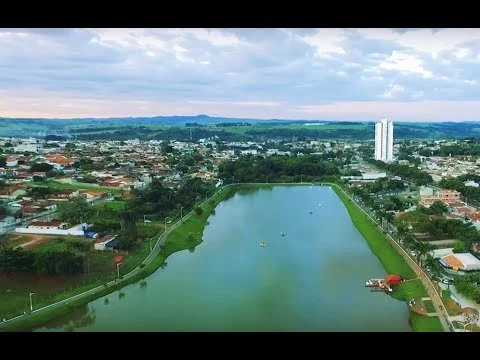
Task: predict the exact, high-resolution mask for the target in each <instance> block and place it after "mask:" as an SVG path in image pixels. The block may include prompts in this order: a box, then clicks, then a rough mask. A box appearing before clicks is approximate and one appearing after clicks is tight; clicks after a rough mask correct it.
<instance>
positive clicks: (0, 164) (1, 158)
mask: <svg viewBox="0 0 480 360" xmlns="http://www.w3.org/2000/svg"><path fill="white" fill-rule="evenodd" d="M5 166H7V158H6V157H5V156H0V167H5Z"/></svg>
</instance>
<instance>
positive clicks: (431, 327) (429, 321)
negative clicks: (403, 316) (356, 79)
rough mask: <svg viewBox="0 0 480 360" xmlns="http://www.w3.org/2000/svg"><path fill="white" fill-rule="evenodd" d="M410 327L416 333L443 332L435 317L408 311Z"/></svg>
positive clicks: (438, 320)
mask: <svg viewBox="0 0 480 360" xmlns="http://www.w3.org/2000/svg"><path fill="white" fill-rule="evenodd" d="M410 325H411V326H412V329H413V330H414V331H416V332H443V328H442V324H441V322H440V319H439V318H438V317H437V316H432V317H428V316H423V315H420V314H417V313H414V312H413V311H410Z"/></svg>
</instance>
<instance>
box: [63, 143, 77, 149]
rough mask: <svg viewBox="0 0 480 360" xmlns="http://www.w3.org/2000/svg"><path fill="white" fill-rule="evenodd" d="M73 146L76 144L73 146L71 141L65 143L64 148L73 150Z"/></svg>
mask: <svg viewBox="0 0 480 360" xmlns="http://www.w3.org/2000/svg"><path fill="white" fill-rule="evenodd" d="M75 148H76V146H75V144H73V143H67V144H66V145H65V150H73V149H75Z"/></svg>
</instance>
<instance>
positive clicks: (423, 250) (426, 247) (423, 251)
mask: <svg viewBox="0 0 480 360" xmlns="http://www.w3.org/2000/svg"><path fill="white" fill-rule="evenodd" d="M432 249H433V246H432V245H430V244H429V243H426V242H424V241H417V243H416V245H415V250H417V251H418V255H417V261H418V262H419V263H420V266H421V265H422V262H421V260H422V258H423V257H424V256H426V255H427V254H428V253H429V251H430V250H432Z"/></svg>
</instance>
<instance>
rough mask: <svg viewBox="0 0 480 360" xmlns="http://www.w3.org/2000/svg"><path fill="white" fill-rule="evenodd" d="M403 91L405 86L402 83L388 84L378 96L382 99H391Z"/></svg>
mask: <svg viewBox="0 0 480 360" xmlns="http://www.w3.org/2000/svg"><path fill="white" fill-rule="evenodd" d="M404 91H405V88H404V87H403V86H402V85H399V84H390V85H388V90H386V91H385V92H384V93H382V94H380V95H379V97H380V98H384V99H393V98H394V97H395V96H397V95H398V94H401V93H403V92H404Z"/></svg>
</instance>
